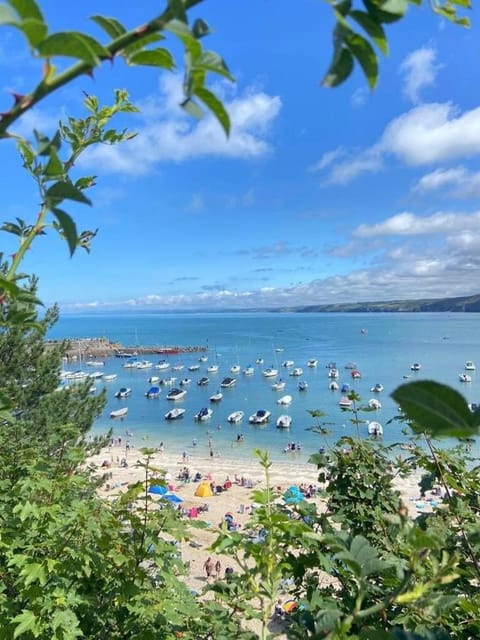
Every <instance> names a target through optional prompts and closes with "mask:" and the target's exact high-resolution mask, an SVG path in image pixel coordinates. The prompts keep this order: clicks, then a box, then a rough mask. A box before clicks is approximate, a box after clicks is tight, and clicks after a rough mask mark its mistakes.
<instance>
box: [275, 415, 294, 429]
mask: <svg viewBox="0 0 480 640" xmlns="http://www.w3.org/2000/svg"><path fill="white" fill-rule="evenodd" d="M276 426H277V429H290V427H291V426H292V416H289V415H287V414H282V415H281V416H279V417H278V418H277V423H276Z"/></svg>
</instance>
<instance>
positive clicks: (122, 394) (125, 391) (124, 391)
mask: <svg viewBox="0 0 480 640" xmlns="http://www.w3.org/2000/svg"><path fill="white" fill-rule="evenodd" d="M131 393H132V390H131V389H130V387H120V389H119V390H118V391H116V392H115V397H116V398H126V397H127V396H129V395H130V394H131Z"/></svg>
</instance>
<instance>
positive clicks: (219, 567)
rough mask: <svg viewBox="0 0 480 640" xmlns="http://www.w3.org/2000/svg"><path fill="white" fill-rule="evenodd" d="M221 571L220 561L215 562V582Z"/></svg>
mask: <svg viewBox="0 0 480 640" xmlns="http://www.w3.org/2000/svg"><path fill="white" fill-rule="evenodd" d="M221 571H222V563H221V562H220V560H217V561H216V563H215V574H216V576H217V580H218V579H219V578H220V572H221Z"/></svg>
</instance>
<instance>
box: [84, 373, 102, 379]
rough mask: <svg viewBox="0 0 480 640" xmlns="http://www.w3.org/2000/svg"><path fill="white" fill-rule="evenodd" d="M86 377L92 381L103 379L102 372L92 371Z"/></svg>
mask: <svg viewBox="0 0 480 640" xmlns="http://www.w3.org/2000/svg"><path fill="white" fill-rule="evenodd" d="M87 375H88V377H89V378H91V379H92V380H100V378H103V371H92V373H89V374H87Z"/></svg>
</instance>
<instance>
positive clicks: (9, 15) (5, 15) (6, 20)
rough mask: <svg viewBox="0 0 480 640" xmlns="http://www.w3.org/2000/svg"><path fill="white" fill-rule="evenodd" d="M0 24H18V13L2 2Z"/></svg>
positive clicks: (0, 5)
mask: <svg viewBox="0 0 480 640" xmlns="http://www.w3.org/2000/svg"><path fill="white" fill-rule="evenodd" d="M0 24H11V25H17V24H18V15H17V14H16V13H15V12H14V11H12V10H11V9H10V7H9V6H7V5H6V4H0Z"/></svg>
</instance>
